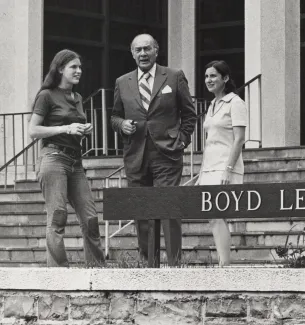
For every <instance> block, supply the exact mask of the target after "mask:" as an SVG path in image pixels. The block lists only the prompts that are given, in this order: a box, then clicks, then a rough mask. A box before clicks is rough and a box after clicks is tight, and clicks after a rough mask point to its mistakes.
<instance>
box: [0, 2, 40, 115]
mask: <svg viewBox="0 0 305 325" xmlns="http://www.w3.org/2000/svg"><path fill="white" fill-rule="evenodd" d="M0 12H1V14H0V15H1V19H0V39H1V42H0V52H1V74H2V78H1V81H0V83H1V87H0V89H1V91H0V113H12V112H25V111H29V110H31V104H32V102H33V99H34V98H35V94H36V92H37V90H38V88H39V87H40V85H41V79H42V32H43V1H41V0H1V1H0Z"/></svg>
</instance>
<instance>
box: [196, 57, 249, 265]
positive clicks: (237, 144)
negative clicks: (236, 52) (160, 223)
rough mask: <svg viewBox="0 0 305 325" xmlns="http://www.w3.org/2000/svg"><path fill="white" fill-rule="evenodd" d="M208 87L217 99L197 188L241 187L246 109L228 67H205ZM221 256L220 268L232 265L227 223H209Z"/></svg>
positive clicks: (206, 124)
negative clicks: (199, 186) (236, 185)
mask: <svg viewBox="0 0 305 325" xmlns="http://www.w3.org/2000/svg"><path fill="white" fill-rule="evenodd" d="M205 84H206V87H207V89H208V91H210V92H211V93H213V94H214V96H215V98H214V99H213V101H212V102H211V104H210V106H209V109H208V112H207V115H206V119H205V122H204V130H205V133H206V145H205V148H204V153H203V160H202V165H201V169H200V174H199V178H198V180H197V182H196V184H197V185H219V184H223V185H226V184H242V183H243V174H244V164H243V160H242V147H243V144H244V142H245V129H246V125H247V121H248V118H247V109H246V105H245V102H244V101H243V100H242V99H241V98H240V97H239V96H238V95H237V94H236V93H235V84H234V81H233V80H232V78H231V71H230V68H229V66H228V65H227V63H226V62H224V61H212V62H210V63H209V64H207V66H206V71H205ZM210 225H211V228H212V232H213V236H214V241H215V244H216V249H217V253H218V260H219V266H221V267H222V266H225V265H229V264H230V245H231V235H230V231H229V227H228V224H227V221H226V220H223V219H213V220H211V221H210Z"/></svg>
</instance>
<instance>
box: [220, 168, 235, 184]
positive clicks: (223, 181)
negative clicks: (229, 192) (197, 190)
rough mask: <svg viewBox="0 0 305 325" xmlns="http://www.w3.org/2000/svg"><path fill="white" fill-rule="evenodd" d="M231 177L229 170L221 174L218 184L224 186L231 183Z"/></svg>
mask: <svg viewBox="0 0 305 325" xmlns="http://www.w3.org/2000/svg"><path fill="white" fill-rule="evenodd" d="M231 177H232V172H230V171H229V170H225V171H224V172H223V174H222V177H221V182H220V184H224V185H228V184H230V183H231Z"/></svg>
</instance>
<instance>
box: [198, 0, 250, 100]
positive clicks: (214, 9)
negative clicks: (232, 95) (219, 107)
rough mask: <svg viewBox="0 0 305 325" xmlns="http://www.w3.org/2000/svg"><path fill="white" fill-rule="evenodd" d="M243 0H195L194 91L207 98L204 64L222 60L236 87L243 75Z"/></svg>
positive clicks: (240, 82) (242, 81) (241, 82)
mask: <svg viewBox="0 0 305 325" xmlns="http://www.w3.org/2000/svg"><path fill="white" fill-rule="evenodd" d="M244 10H245V5H244V0H232V1H227V0H217V1H215V0H196V46H197V50H196V66H197V69H196V70H197V73H196V94H197V97H204V98H209V96H210V94H209V93H208V92H207V91H206V90H205V86H204V74H205V70H204V67H205V65H206V64H207V63H209V62H210V61H213V60H225V61H226V62H227V63H228V64H229V65H230V67H231V69H232V72H233V78H234V80H235V82H236V85H237V87H239V86H242V85H243V84H244V78H245V68H244V64H245V60H244V52H245V36H244V28H245V14H244Z"/></svg>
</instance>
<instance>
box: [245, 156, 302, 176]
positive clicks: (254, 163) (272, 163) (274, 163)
mask: <svg viewBox="0 0 305 325" xmlns="http://www.w3.org/2000/svg"><path fill="white" fill-rule="evenodd" d="M244 163H245V171H246V173H250V172H261V171H264V172H266V171H268V170H271V171H272V170H277V171H288V170H299V169H305V158H294V157H292V158H269V159H248V160H245V161H244Z"/></svg>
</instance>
